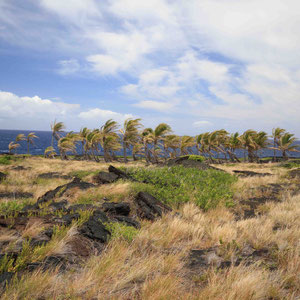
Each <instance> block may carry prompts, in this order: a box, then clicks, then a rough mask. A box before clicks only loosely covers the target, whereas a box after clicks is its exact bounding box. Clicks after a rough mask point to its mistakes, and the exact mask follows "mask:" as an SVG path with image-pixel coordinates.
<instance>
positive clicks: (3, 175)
mask: <svg viewBox="0 0 300 300" xmlns="http://www.w3.org/2000/svg"><path fill="white" fill-rule="evenodd" d="M6 178H7V175H6V174H4V173H2V172H0V182H1V181H4V180H5V179H6Z"/></svg>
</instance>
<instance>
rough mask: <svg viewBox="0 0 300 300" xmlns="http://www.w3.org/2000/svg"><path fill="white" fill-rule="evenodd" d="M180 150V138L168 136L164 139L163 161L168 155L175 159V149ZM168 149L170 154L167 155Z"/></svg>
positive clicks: (173, 135)
mask: <svg viewBox="0 0 300 300" xmlns="http://www.w3.org/2000/svg"><path fill="white" fill-rule="evenodd" d="M178 148H180V137H179V136H178V135H175V134H168V135H166V136H165V138H164V150H165V160H167V157H168V156H169V155H170V156H171V158H175V157H176V156H177V153H176V151H177V149H178ZM169 149H171V150H172V152H170V153H169Z"/></svg>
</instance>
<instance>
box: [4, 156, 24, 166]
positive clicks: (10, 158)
mask: <svg viewBox="0 0 300 300" xmlns="http://www.w3.org/2000/svg"><path fill="white" fill-rule="evenodd" d="M19 159H20V158H19V157H18V156H15V155H1V156H0V165H10V164H11V163H12V162H15V161H17V160H19Z"/></svg>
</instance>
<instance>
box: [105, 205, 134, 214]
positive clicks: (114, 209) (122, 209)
mask: <svg viewBox="0 0 300 300" xmlns="http://www.w3.org/2000/svg"><path fill="white" fill-rule="evenodd" d="M102 208H103V210H104V212H108V213H110V214H114V215H122V216H128V215H129V213H130V205H129V204H128V203H124V202H121V203H115V202H106V203H104V204H103V205H102Z"/></svg>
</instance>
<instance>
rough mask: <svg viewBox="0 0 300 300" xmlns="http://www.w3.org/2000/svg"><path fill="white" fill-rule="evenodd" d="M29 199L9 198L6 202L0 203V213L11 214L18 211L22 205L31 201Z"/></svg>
mask: <svg viewBox="0 0 300 300" xmlns="http://www.w3.org/2000/svg"><path fill="white" fill-rule="evenodd" d="M31 201H32V200H31V199H23V200H22V199H18V200H15V199H14V200H10V201H7V202H1V203H0V215H5V216H8V215H11V214H13V213H15V212H18V211H20V210H21V209H22V208H23V207H24V206H26V205H28V204H30V203H31Z"/></svg>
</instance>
